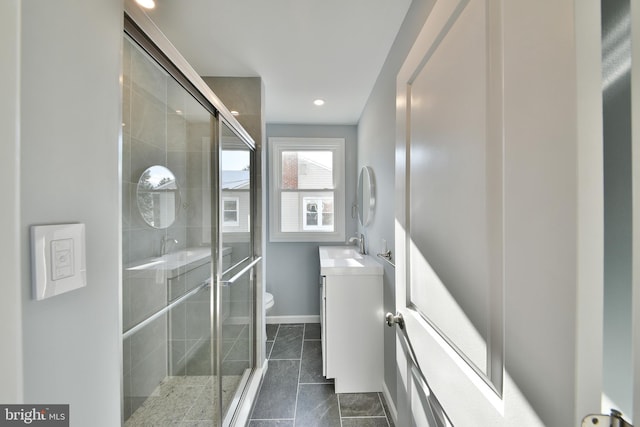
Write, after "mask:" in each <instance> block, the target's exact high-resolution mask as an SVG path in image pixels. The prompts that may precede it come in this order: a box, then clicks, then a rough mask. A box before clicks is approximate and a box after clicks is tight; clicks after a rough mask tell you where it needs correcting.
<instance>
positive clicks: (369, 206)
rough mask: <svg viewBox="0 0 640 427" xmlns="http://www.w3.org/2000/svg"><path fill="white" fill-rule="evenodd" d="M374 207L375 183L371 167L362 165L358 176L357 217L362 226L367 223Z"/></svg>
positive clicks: (371, 216)
mask: <svg viewBox="0 0 640 427" xmlns="http://www.w3.org/2000/svg"><path fill="white" fill-rule="evenodd" d="M375 207H376V184H375V179H374V176H373V169H371V168H370V167H369V166H364V167H363V168H362V170H360V177H359V178H358V218H359V219H360V225H362V226H363V227H365V226H367V225H369V223H370V222H371V219H372V218H373V213H374V212H375Z"/></svg>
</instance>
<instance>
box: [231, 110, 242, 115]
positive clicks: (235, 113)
mask: <svg viewBox="0 0 640 427" xmlns="http://www.w3.org/2000/svg"><path fill="white" fill-rule="evenodd" d="M229 112H230V113H231V114H232V115H234V116H237V115H239V114H240V113H238V112H237V111H236V110H231V111H229Z"/></svg>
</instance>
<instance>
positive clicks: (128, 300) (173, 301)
mask: <svg viewBox="0 0 640 427" xmlns="http://www.w3.org/2000/svg"><path fill="white" fill-rule="evenodd" d="M123 52H124V60H123V64H124V69H123V124H122V125H123V146H122V209H123V211H122V230H123V235H122V244H123V248H122V253H123V283H122V310H123V392H124V393H123V394H124V402H123V403H124V414H123V422H124V425H126V426H138V425H154V426H163V425H181V424H182V423H185V424H187V423H191V424H195V423H197V424H198V425H211V426H218V425H220V419H221V417H220V411H219V409H218V408H219V405H217V404H216V400H219V399H218V396H219V394H218V393H217V390H218V389H219V387H217V384H218V383H219V377H216V376H215V375H214V361H215V354H214V352H213V351H212V350H213V349H214V348H215V346H214V342H213V340H212V336H213V334H212V325H213V323H214V322H213V319H212V315H211V313H212V309H211V293H212V292H211V290H212V289H211V277H212V276H213V274H214V270H215V268H214V265H213V263H212V260H213V257H212V247H213V246H214V245H216V241H215V238H212V235H213V233H212V220H211V218H212V212H213V210H214V209H215V208H212V204H214V205H215V203H217V200H216V198H215V197H214V196H213V194H214V190H213V188H212V185H211V181H212V179H211V177H212V171H213V169H212V165H211V163H212V160H211V159H212V148H211V147H212V146H213V142H212V141H213V135H214V132H213V131H214V129H217V120H216V118H215V117H214V115H213V114H212V113H211V112H210V110H209V109H207V108H205V107H204V106H203V105H202V104H201V103H200V102H198V101H197V100H196V99H195V98H194V97H193V96H192V95H191V94H190V93H189V92H188V91H187V90H185V89H184V88H183V86H182V85H181V84H179V83H178V82H177V81H176V80H175V79H174V78H173V77H172V75H171V74H169V73H168V72H167V71H166V68H165V67H161V66H160V65H159V64H158V63H157V62H156V60H155V59H154V58H152V57H151V56H149V55H148V54H147V52H146V51H145V49H143V48H142V47H141V46H140V45H139V44H138V43H137V42H136V41H134V40H133V39H132V38H129V37H128V36H125V39H124V46H123ZM212 209H213V210H212Z"/></svg>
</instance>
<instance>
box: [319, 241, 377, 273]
mask: <svg viewBox="0 0 640 427" xmlns="http://www.w3.org/2000/svg"><path fill="white" fill-rule="evenodd" d="M319 253H320V274H322V275H323V276H327V275H376V276H378V275H382V271H383V269H382V266H381V265H380V264H379V263H378V262H377V261H376V260H375V259H374V258H373V257H372V256H370V255H363V254H361V253H359V252H358V249H357V248H356V247H355V246H353V247H352V246H320V248H319Z"/></svg>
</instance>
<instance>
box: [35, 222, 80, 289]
mask: <svg viewBox="0 0 640 427" xmlns="http://www.w3.org/2000/svg"><path fill="white" fill-rule="evenodd" d="M84 228H85V227H84V224H56V225H34V226H31V270H32V296H33V299H36V300H43V299H45V298H50V297H53V296H56V295H60V294H62V293H65V292H69V291H72V290H74V289H78V288H82V287H84V286H86V285H87V271H86V266H85V265H86V261H85V259H86V255H85V233H84V231H85V230H84Z"/></svg>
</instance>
